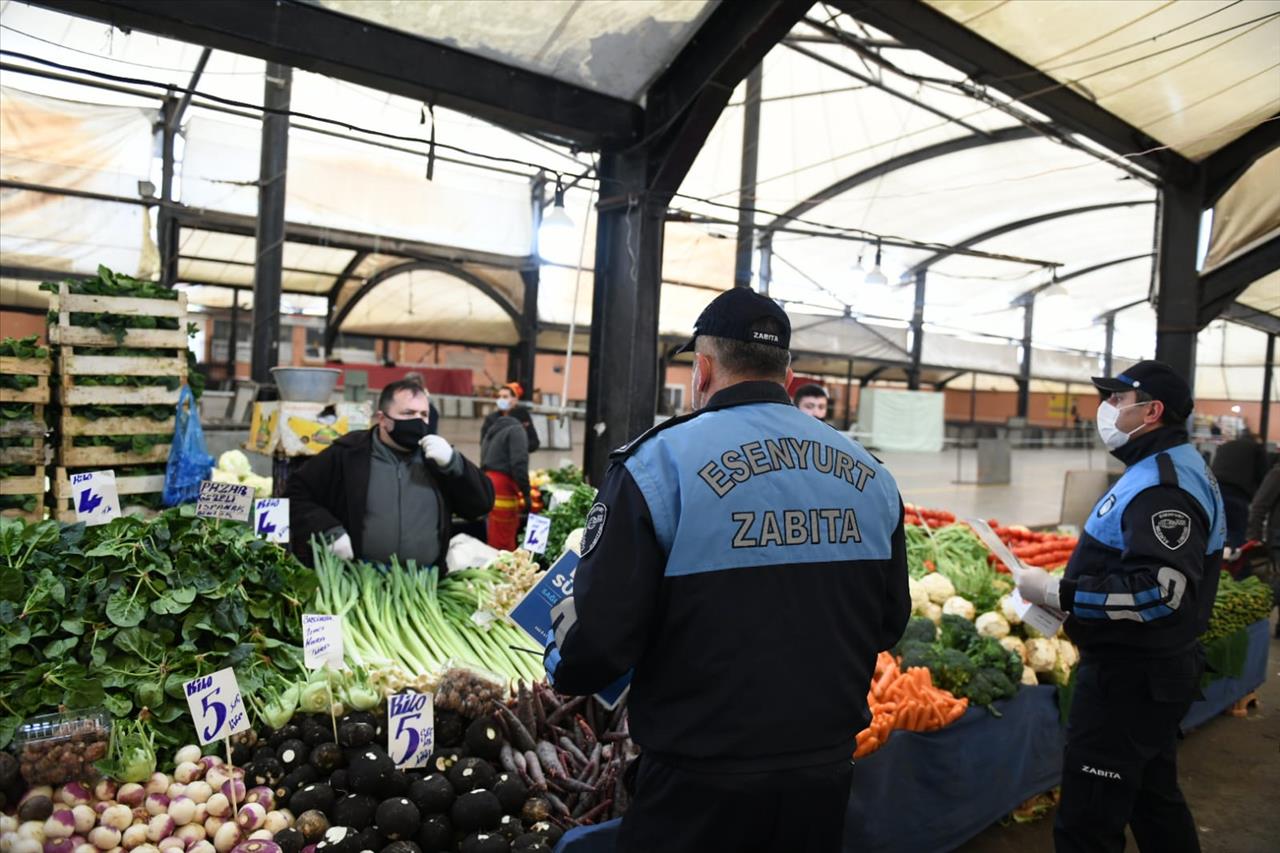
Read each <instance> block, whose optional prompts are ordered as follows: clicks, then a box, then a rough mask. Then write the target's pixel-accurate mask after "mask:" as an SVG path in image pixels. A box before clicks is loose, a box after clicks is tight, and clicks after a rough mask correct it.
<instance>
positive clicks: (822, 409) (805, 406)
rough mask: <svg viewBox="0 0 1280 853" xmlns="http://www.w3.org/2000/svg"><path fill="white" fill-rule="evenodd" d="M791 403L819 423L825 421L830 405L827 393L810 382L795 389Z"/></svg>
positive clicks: (819, 386)
mask: <svg viewBox="0 0 1280 853" xmlns="http://www.w3.org/2000/svg"><path fill="white" fill-rule="evenodd" d="M792 402H794V403H795V404H796V408H797V409H799V410H800V411H802V412H804V413H805V414H806V415H811V416H812V417H815V418H817V419H818V420H820V421H825V420H826V419H827V406H828V405H829V404H830V397H828V396H827V391H826V389H825V388H823V387H822V386H821V385H815V384H813V383H812V382H811V383H809V384H808V385H801V386H800V387H799V388H797V389H796V393H795V396H794V397H792Z"/></svg>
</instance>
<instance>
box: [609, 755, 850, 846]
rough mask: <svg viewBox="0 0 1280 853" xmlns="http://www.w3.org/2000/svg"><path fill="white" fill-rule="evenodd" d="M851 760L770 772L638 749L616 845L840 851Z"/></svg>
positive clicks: (847, 802) (847, 800)
mask: <svg viewBox="0 0 1280 853" xmlns="http://www.w3.org/2000/svg"><path fill="white" fill-rule="evenodd" d="M852 779H853V765H852V764H851V763H850V762H849V761H848V760H845V761H840V762H838V763H836V764H825V765H820V766H816V767H806V768H801V769H797V770H775V771H770V772H768V773H701V772H695V771H692V770H686V769H681V768H676V767H672V766H671V765H669V764H666V763H664V762H662V761H660V760H658V759H655V758H654V757H653V756H651V755H645V756H642V757H641V758H640V760H639V767H638V768H637V769H636V773H635V776H634V789H635V790H634V794H633V799H632V801H631V805H630V807H629V808H628V809H627V813H626V815H625V816H624V817H623V819H622V829H621V832H620V835H619V840H618V848H617V849H618V853H720V851H724V853H838V851H839V850H840V849H841V841H842V837H843V833H844V817H845V811H846V810H847V809H848V806H849V785H850V782H851V781H852Z"/></svg>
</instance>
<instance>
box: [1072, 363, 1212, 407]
mask: <svg viewBox="0 0 1280 853" xmlns="http://www.w3.org/2000/svg"><path fill="white" fill-rule="evenodd" d="M1093 384H1094V386H1095V387H1096V388H1097V389H1098V390H1099V391H1105V392H1107V393H1108V394H1120V393H1123V392H1125V391H1145V392H1146V393H1148V394H1150V395H1151V398H1152V399H1154V400H1159V401H1160V402H1162V403H1164V406H1165V408H1166V409H1168V410H1169V411H1170V412H1173V414H1175V415H1178V416H1180V417H1186V416H1187V415H1190V414H1191V410H1192V409H1193V408H1195V401H1194V400H1193V399H1191V388H1190V387H1189V386H1188V385H1187V380H1185V379H1183V378H1182V377H1181V376H1179V375H1178V372H1177V371H1176V370H1174V369H1173V368H1172V367H1170V366H1169V365H1167V364H1165V363H1164V362H1163V361H1154V360H1148V361H1140V362H1138V363H1137V364H1135V365H1133V366H1132V367H1129V368H1127V369H1126V370H1125V371H1124V373H1121V374H1120V375H1119V376H1094V377H1093Z"/></svg>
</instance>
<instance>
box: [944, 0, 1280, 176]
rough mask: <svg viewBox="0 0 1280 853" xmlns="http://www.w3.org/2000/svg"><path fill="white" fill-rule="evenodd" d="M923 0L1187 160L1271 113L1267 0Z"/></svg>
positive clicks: (1273, 80)
mask: <svg viewBox="0 0 1280 853" xmlns="http://www.w3.org/2000/svg"><path fill="white" fill-rule="evenodd" d="M927 2H929V4H930V5H931V6H933V7H934V8H936V9H938V10H939V11H941V12H943V13H944V14H946V15H948V16H950V17H952V18H954V19H955V20H957V21H959V22H960V23H962V24H964V25H965V26H966V27H968V28H969V29H971V30H973V31H974V32H975V33H977V34H978V35H980V36H982V37H983V38H985V39H987V40H988V41H990V42H992V43H994V44H996V45H999V46H1000V47H1002V48H1004V49H1005V50H1007V51H1009V52H1010V53H1012V54H1013V55H1015V56H1017V57H1019V58H1020V59H1022V60H1023V61H1025V62H1027V63H1029V64H1031V65H1034V66H1036V67H1037V68H1038V69H1040V70H1041V71H1043V72H1044V73H1046V74H1049V75H1050V76H1052V77H1053V78H1054V79H1056V80H1058V81H1060V82H1062V83H1064V84H1067V85H1069V86H1071V87H1072V88H1074V89H1075V90H1076V91H1078V92H1080V93H1081V94H1083V95H1084V96H1086V97H1088V98H1089V99H1090V100H1092V101H1095V102H1096V103H1097V104H1098V105H1099V106H1101V107H1103V108H1104V109H1106V110H1107V111H1108V112H1111V113H1113V114H1115V115H1117V116H1119V117H1120V118H1122V119H1124V120H1125V121H1127V122H1128V123H1129V124H1131V125H1133V126H1134V127H1137V128H1140V129H1142V130H1144V131H1146V132H1147V133H1148V134H1150V135H1151V136H1153V137H1155V138H1156V139H1159V140H1160V141H1161V142H1164V143H1166V144H1168V145H1171V146H1172V147H1173V148H1174V149H1175V150H1177V151H1178V152H1180V153H1182V154H1184V155H1186V156H1187V157H1190V158H1192V159H1200V158H1202V157H1204V156H1205V155H1207V154H1209V153H1211V152H1213V151H1215V150H1217V149H1218V148H1221V147H1222V146H1223V145H1226V144H1227V143H1228V142H1230V141H1231V140H1232V139H1234V138H1236V137H1237V136H1240V135H1241V134H1243V133H1245V132H1246V131H1248V130H1249V129H1250V128H1251V127H1253V125H1255V124H1257V123H1258V122H1259V121H1261V120H1262V119H1265V118H1267V117H1268V116H1271V115H1273V114H1274V113H1275V112H1276V111H1277V109H1278V108H1280V17H1276V16H1275V14H1274V13H1276V12H1278V11H1280V2H1276V1H1275V0H1250V2H1247V3H1240V2H1231V0H1211V2H1196V3H1187V2H1183V3H1175V2H1160V0H1144V2H1111V3H1090V4H1089V5H1088V7H1087V12H1084V13H1082V7H1081V6H1080V5H1079V4H1077V3H1061V2H1060V3H1046V2H1037V3H1027V2H1023V3H983V2H978V3H975V2H970V0H927Z"/></svg>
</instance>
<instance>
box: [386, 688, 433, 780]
mask: <svg viewBox="0 0 1280 853" xmlns="http://www.w3.org/2000/svg"><path fill="white" fill-rule="evenodd" d="M434 749H435V709H434V705H433V697H432V695H431V694H430V693H395V694H393V695H392V696H390V697H389V698H388V699H387V755H389V756H391V760H392V761H394V762H395V763H396V767H398V768H401V769H405V768H409V767H425V766H426V765H427V762H429V761H430V760H431V753H432V752H433V751H434Z"/></svg>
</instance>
